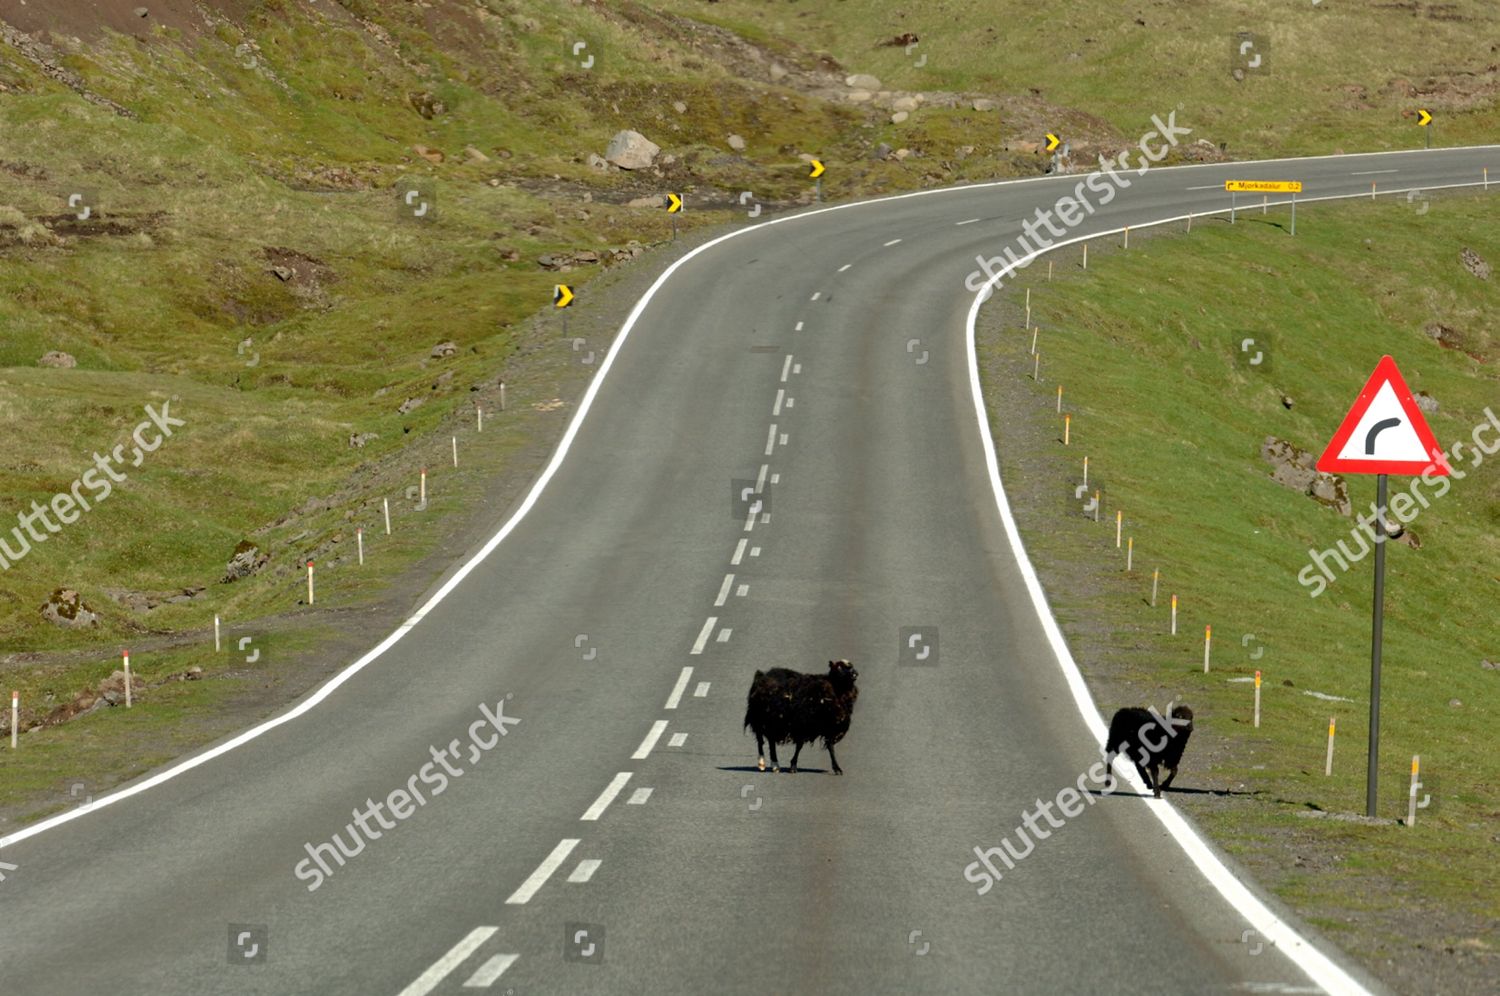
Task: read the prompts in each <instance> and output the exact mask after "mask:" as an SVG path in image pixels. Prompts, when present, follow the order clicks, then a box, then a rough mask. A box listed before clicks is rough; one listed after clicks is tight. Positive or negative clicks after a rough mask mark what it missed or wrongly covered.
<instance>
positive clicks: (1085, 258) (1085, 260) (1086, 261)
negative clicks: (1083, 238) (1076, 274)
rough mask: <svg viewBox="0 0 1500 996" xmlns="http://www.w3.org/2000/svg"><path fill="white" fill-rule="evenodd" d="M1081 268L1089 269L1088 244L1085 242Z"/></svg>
mask: <svg viewBox="0 0 1500 996" xmlns="http://www.w3.org/2000/svg"><path fill="white" fill-rule="evenodd" d="M1083 268H1084V269H1085V270H1087V269H1088V268H1089V244H1088V243H1087V242H1085V243H1084V244H1083Z"/></svg>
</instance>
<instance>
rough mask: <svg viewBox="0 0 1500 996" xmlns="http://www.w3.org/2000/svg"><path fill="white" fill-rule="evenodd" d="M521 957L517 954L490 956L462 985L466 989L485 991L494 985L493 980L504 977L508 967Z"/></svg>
mask: <svg viewBox="0 0 1500 996" xmlns="http://www.w3.org/2000/svg"><path fill="white" fill-rule="evenodd" d="M520 957H521V956H520V955H518V954H497V955H494V956H492V957H491V958H490V959H489V960H488V961H486V962H485V963H484V964H483V965H480V966H479V970H478V971H477V972H475V973H474V974H473V975H471V976H469V981H468V982H465V983H464V988H466V989H486V988H488V987H490V986H492V985H494V984H495V980H496V979H498V978H500V976H502V975H504V974H505V973H506V971H507V970H509V968H510V966H512V965H514V964H515V963H516V960H517V959H518V958H520Z"/></svg>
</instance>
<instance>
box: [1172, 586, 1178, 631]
mask: <svg viewBox="0 0 1500 996" xmlns="http://www.w3.org/2000/svg"><path fill="white" fill-rule="evenodd" d="M1172 635H1173V636H1176V635H1177V596H1176V595H1173V596H1172Z"/></svg>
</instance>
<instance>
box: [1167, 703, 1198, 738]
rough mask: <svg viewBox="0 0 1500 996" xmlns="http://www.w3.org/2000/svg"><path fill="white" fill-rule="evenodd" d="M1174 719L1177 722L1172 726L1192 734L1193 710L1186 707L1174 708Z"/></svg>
mask: <svg viewBox="0 0 1500 996" xmlns="http://www.w3.org/2000/svg"><path fill="white" fill-rule="evenodd" d="M1172 718H1173V719H1174V720H1177V722H1175V723H1173V724H1172V726H1173V727H1175V728H1176V729H1178V730H1180V731H1183V732H1186V733H1191V732H1192V731H1193V710H1191V709H1189V708H1188V707H1187V706H1185V705H1180V706H1173V707H1172Z"/></svg>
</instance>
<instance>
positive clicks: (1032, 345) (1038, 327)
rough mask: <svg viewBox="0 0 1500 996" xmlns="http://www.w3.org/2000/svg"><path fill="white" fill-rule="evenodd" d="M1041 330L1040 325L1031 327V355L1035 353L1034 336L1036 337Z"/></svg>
mask: <svg viewBox="0 0 1500 996" xmlns="http://www.w3.org/2000/svg"><path fill="white" fill-rule="evenodd" d="M1027 327H1028V328H1030V326H1027ZM1041 331H1042V327H1041V326H1040V325H1038V326H1037V327H1036V328H1034V329H1031V355H1033V356H1035V355H1036V337H1037V334H1038V333H1040V332H1041Z"/></svg>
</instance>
